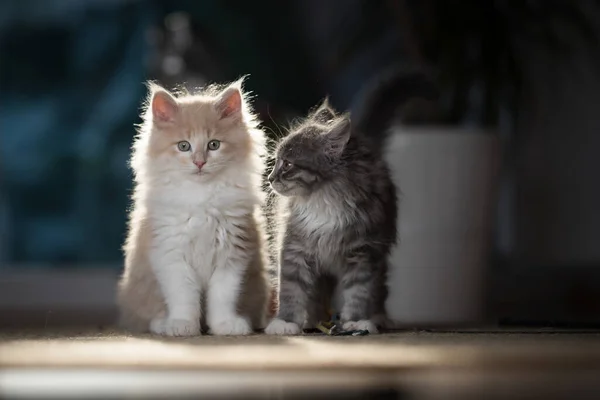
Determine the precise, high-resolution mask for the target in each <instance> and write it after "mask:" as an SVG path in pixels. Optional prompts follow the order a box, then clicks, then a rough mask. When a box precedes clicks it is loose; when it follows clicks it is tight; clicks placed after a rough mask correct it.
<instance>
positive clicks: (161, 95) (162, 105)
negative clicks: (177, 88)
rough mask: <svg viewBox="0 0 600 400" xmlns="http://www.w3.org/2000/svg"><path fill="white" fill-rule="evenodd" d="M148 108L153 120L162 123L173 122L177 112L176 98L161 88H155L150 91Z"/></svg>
mask: <svg viewBox="0 0 600 400" xmlns="http://www.w3.org/2000/svg"><path fill="white" fill-rule="evenodd" d="M150 108H151V110H152V118H153V119H154V121H156V122H162V123H164V122H173V121H174V120H175V117H176V116H177V113H178V112H179V107H178V106H177V100H175V98H174V97H173V96H171V94H170V93H169V92H167V91H166V90H165V89H162V88H158V89H155V90H154V91H153V92H152V99H151V100H150Z"/></svg>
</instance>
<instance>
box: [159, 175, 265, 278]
mask: <svg viewBox="0 0 600 400" xmlns="http://www.w3.org/2000/svg"><path fill="white" fill-rule="evenodd" d="M255 201H256V199H255V198H254V197H253V196H252V193H251V192H250V191H248V190H244V189H242V188H239V187H227V186H220V185H211V186H209V185H203V186H200V187H197V188H196V187H193V188H190V187H187V188H186V187H182V188H181V189H179V190H173V191H171V192H168V194H166V195H163V197H162V198H160V200H159V201H157V202H156V203H155V204H154V207H153V209H152V213H151V218H152V222H153V225H154V226H155V229H154V232H155V245H156V246H160V247H162V248H164V250H166V251H176V252H180V253H181V255H182V257H183V259H184V260H185V261H186V262H187V263H188V264H189V265H190V266H191V267H192V268H193V269H194V270H196V272H197V274H198V275H199V276H200V278H202V280H207V279H209V278H210V275H212V272H213V271H214V269H215V268H217V267H219V266H222V265H223V264H224V263H225V262H226V261H227V254H228V253H229V252H230V248H231V246H234V245H235V240H234V239H235V238H236V237H238V236H239V235H240V234H242V233H243V232H242V230H243V229H247V225H248V223H249V220H251V219H249V215H251V214H252V212H253V209H254V204H255Z"/></svg>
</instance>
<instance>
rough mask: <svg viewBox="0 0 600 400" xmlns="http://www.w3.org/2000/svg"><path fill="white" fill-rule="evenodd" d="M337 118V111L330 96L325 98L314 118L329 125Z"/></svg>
mask: <svg viewBox="0 0 600 400" xmlns="http://www.w3.org/2000/svg"><path fill="white" fill-rule="evenodd" d="M334 118H335V111H334V110H333V107H331V105H330V104H329V98H328V97H326V98H325V99H324V100H323V103H322V104H321V105H320V106H319V108H318V109H317V111H315V113H314V114H313V119H314V120H315V121H316V122H318V123H320V124H325V125H327V124H328V123H329V122H331V120H333V119H334Z"/></svg>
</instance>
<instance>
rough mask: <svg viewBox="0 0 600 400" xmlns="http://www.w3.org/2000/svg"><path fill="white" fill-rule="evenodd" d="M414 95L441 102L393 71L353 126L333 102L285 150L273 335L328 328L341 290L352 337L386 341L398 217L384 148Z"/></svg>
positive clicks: (280, 151) (277, 184)
mask: <svg viewBox="0 0 600 400" xmlns="http://www.w3.org/2000/svg"><path fill="white" fill-rule="evenodd" d="M413 95H424V97H428V98H433V97H434V96H435V95H436V92H435V89H434V88H433V86H432V84H431V83H430V81H429V80H428V79H427V78H426V77H425V76H424V75H423V74H421V73H418V72H414V73H408V74H405V73H401V72H398V71H394V72H392V73H391V74H389V75H386V76H384V77H383V78H382V79H381V80H380V81H379V82H378V84H376V85H375V86H373V87H371V88H370V90H367V93H366V95H365V96H364V97H363V99H364V102H363V104H362V105H361V107H359V111H358V113H357V114H358V118H357V119H355V121H354V124H352V123H351V121H350V118H349V116H348V115H347V114H341V115H338V114H337V113H336V112H335V111H334V110H333V109H332V108H331V106H330V105H329V104H328V102H327V100H325V101H324V102H323V104H322V105H321V106H320V107H319V108H318V109H317V110H316V111H315V112H313V113H312V114H311V115H309V116H308V118H307V119H306V120H305V121H304V122H302V123H301V124H299V125H298V126H296V127H295V128H293V129H292V130H291V132H290V134H289V135H288V136H287V137H286V138H285V139H284V140H283V141H282V142H281V143H280V144H279V146H278V148H277V151H276V161H275V166H274V168H273V171H272V172H271V174H270V175H269V181H270V183H271V186H272V188H273V189H274V191H275V192H276V193H278V194H279V195H280V204H279V206H280V215H279V216H280V218H281V221H280V223H281V229H282V230H281V231H280V246H281V253H280V259H279V264H280V293H279V311H278V314H277V316H276V318H275V319H273V320H272V321H271V323H270V324H269V325H268V327H267V328H266V329H265V333H267V334H271V335H294V334H299V333H300V332H301V329H302V328H303V327H306V326H307V325H311V324H314V323H315V322H317V321H319V320H323V319H325V320H327V319H328V318H327V317H326V311H327V310H326V308H325V305H326V304H327V302H328V301H329V299H330V298H331V296H332V294H333V289H334V288H335V286H336V285H339V286H340V290H341V293H342V296H343V306H342V309H341V313H340V319H341V321H342V323H343V328H344V329H347V330H352V329H366V330H369V332H371V333H377V332H378V330H377V325H382V324H383V323H384V322H385V321H386V320H387V318H386V310H385V302H386V299H387V295H388V289H387V272H388V256H389V254H390V251H391V249H392V247H393V246H394V245H395V244H396V240H397V229H396V222H397V214H398V210H397V195H396V193H397V192H396V187H395V185H394V183H393V182H392V179H391V176H390V171H389V169H388V166H387V165H386V162H385V161H384V158H383V151H382V144H383V142H384V138H385V132H386V128H387V127H388V125H389V123H390V119H391V118H392V117H393V115H394V111H395V109H396V107H397V106H398V105H399V103H401V102H404V100H406V99H408V98H409V97H410V96H413ZM367 134H368V136H367Z"/></svg>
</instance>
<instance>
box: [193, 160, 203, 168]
mask: <svg viewBox="0 0 600 400" xmlns="http://www.w3.org/2000/svg"><path fill="white" fill-rule="evenodd" d="M194 164H196V167H198V169H202V167H204V164H206V161H194Z"/></svg>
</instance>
